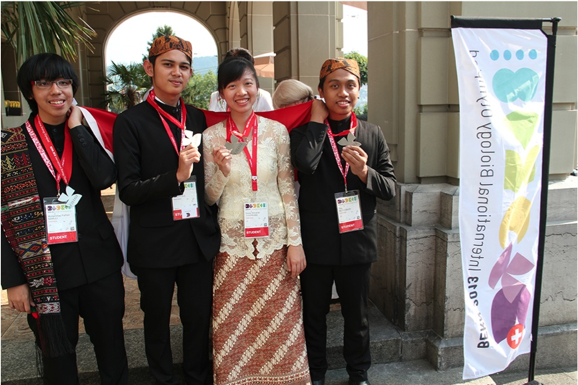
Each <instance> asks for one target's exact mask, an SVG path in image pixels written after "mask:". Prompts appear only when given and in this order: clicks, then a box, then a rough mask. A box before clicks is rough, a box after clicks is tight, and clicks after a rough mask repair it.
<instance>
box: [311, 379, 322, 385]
mask: <svg viewBox="0 0 578 385" xmlns="http://www.w3.org/2000/svg"><path fill="white" fill-rule="evenodd" d="M311 385H325V378H322V379H320V380H314V381H311Z"/></svg>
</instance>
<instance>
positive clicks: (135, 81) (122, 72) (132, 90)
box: [104, 62, 151, 113]
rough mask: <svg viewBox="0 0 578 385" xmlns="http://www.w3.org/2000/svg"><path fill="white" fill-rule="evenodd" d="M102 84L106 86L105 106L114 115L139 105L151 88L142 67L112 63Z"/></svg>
mask: <svg viewBox="0 0 578 385" xmlns="http://www.w3.org/2000/svg"><path fill="white" fill-rule="evenodd" d="M104 82H105V83H106V85H107V92H105V104H106V105H107V106H108V108H109V109H110V110H111V111H113V112H116V113H120V112H122V111H124V110H125V109H127V108H131V107H133V106H135V105H136V104H138V103H140V102H141V101H142V97H143V95H144V93H145V92H146V90H147V89H148V88H150V86H151V81H150V78H149V77H148V75H147V74H146V72H145V70H144V68H143V66H142V65H141V64H136V63H131V64H128V65H125V64H117V63H115V62H112V65H111V66H110V67H109V68H108V76H107V77H106V78H104Z"/></svg>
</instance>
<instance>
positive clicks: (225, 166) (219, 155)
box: [213, 146, 233, 176]
mask: <svg viewBox="0 0 578 385" xmlns="http://www.w3.org/2000/svg"><path fill="white" fill-rule="evenodd" d="M213 159H214V160H215V163H216V164H217V166H219V170H221V172H222V173H223V175H224V176H229V173H230V172H231V159H233V155H231V151H229V150H227V148H225V146H221V147H219V148H215V149H214V150H213Z"/></svg>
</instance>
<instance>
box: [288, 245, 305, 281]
mask: <svg viewBox="0 0 578 385" xmlns="http://www.w3.org/2000/svg"><path fill="white" fill-rule="evenodd" d="M305 267H307V262H306V261H305V251H303V245H299V246H289V248H288V250H287V269H289V272H290V273H291V277H293V278H297V276H298V275H299V274H301V272H302V271H303V270H305Z"/></svg>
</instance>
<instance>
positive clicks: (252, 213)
mask: <svg viewBox="0 0 578 385" xmlns="http://www.w3.org/2000/svg"><path fill="white" fill-rule="evenodd" d="M244 205H245V213H244V214H245V238H263V237H268V236H269V206H268V205H267V202H246V203H244Z"/></svg>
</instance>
